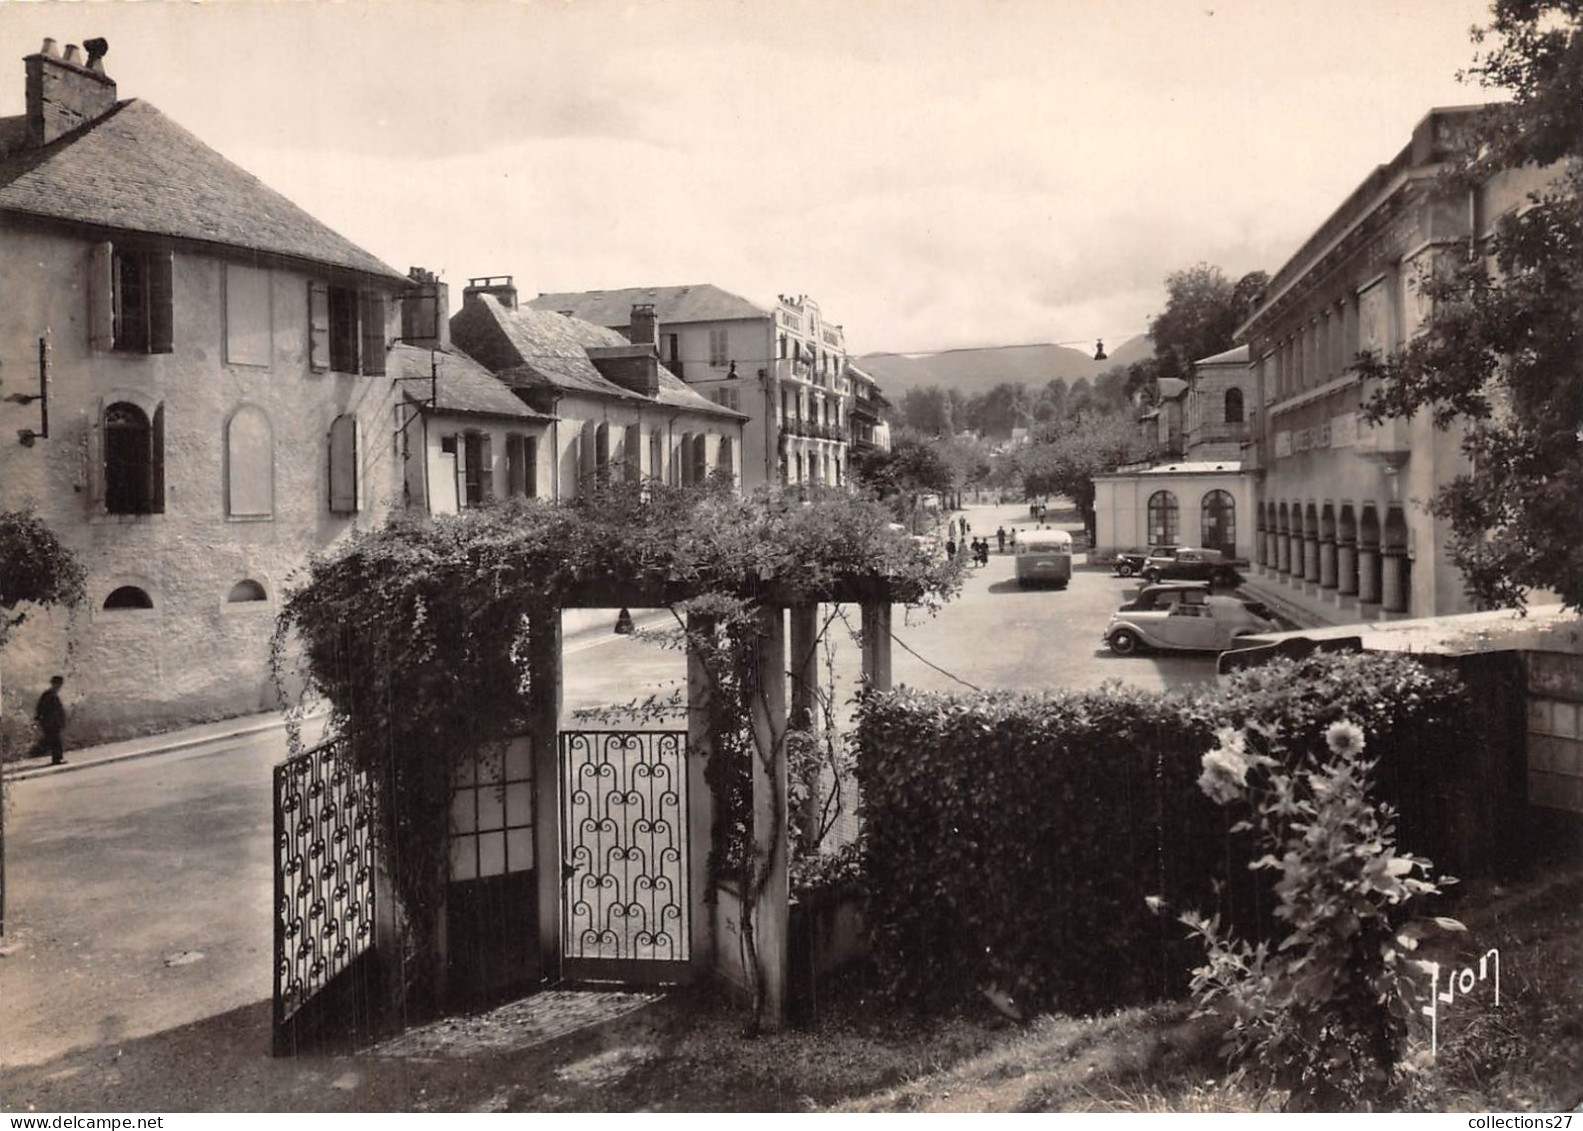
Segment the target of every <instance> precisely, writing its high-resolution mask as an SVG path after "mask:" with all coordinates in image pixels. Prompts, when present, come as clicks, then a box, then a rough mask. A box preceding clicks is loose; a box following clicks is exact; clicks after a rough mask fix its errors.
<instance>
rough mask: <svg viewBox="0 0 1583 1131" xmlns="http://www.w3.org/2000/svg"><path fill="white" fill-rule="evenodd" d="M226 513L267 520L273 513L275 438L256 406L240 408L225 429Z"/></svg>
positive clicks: (266, 419)
mask: <svg viewBox="0 0 1583 1131" xmlns="http://www.w3.org/2000/svg"><path fill="white" fill-rule="evenodd" d="M225 461H226V513H228V514H229V515H230V516H231V517H232V518H269V517H270V516H271V515H273V514H274V513H275V436H274V431H273V429H271V427H270V424H269V417H268V416H267V415H266V414H265V412H264V410H263V409H261V408H259V407H258V406H257V405H243V406H242V407H241V408H239V409H237V410H236V412H234V413H232V415H231V419H230V421H229V422H228V423H227V424H226V428H225Z"/></svg>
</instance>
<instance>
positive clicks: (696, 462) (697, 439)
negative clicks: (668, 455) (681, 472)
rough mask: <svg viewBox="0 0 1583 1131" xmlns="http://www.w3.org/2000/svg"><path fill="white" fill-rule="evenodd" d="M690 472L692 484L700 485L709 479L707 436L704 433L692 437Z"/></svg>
mask: <svg viewBox="0 0 1583 1131" xmlns="http://www.w3.org/2000/svg"><path fill="white" fill-rule="evenodd" d="M692 472H693V477H692V480H691V482H693V483H702V482H703V481H704V480H705V479H707V478H709V435H708V433H706V432H700V433H698V434H697V435H696V436H694V437H693V456H692Z"/></svg>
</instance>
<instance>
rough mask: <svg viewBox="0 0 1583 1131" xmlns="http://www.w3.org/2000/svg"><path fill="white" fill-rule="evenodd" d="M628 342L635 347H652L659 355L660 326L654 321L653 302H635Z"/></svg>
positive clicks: (628, 331) (628, 330)
mask: <svg viewBox="0 0 1583 1131" xmlns="http://www.w3.org/2000/svg"><path fill="white" fill-rule="evenodd" d="M627 340H628V341H630V342H631V343H632V344H633V345H635V346H652V347H654V352H655V354H656V355H658V353H659V350H660V324H659V323H658V322H656V321H655V320H654V304H653V303H652V302H635V303H633V304H632V320H631V322H630V323H629V324H628V325H627Z"/></svg>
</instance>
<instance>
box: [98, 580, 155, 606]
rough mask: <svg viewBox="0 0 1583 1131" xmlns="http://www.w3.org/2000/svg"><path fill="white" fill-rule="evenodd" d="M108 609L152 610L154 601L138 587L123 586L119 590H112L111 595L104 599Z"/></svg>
mask: <svg viewBox="0 0 1583 1131" xmlns="http://www.w3.org/2000/svg"><path fill="white" fill-rule="evenodd" d="M104 607H105V608H107V609H152V608H153V607H154V600H153V598H151V597H150V596H149V595H148V594H147V593H146V592H144V591H143V590H141V589H139V588H138V587H137V586H136V585H123V586H121V587H120V588H119V589H112V590H111V591H110V595H109V596H108V597H106V598H105V599H104Z"/></svg>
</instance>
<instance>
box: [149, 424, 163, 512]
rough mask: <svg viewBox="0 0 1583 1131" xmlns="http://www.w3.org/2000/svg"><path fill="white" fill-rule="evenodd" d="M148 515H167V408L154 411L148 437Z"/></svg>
mask: <svg viewBox="0 0 1583 1131" xmlns="http://www.w3.org/2000/svg"><path fill="white" fill-rule="evenodd" d="M148 513H149V514H164V513H165V406H164V405H160V406H159V407H158V408H156V409H155V410H154V422H153V426H152V427H151V429H150V431H149V437H148Z"/></svg>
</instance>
